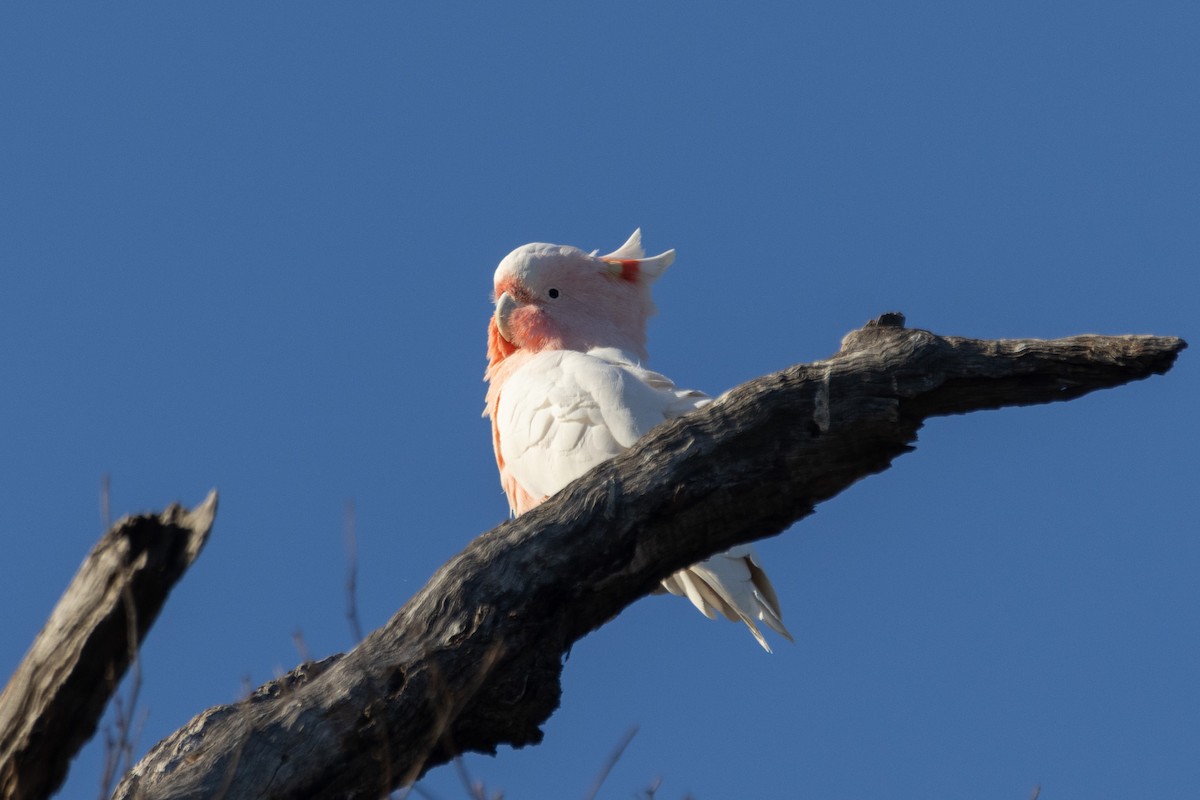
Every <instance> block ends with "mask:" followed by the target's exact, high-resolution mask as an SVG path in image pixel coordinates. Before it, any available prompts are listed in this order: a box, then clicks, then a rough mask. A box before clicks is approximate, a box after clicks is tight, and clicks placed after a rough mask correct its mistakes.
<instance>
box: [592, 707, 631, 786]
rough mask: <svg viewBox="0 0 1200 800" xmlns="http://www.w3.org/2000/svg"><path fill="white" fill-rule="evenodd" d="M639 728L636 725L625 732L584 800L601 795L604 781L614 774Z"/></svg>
mask: <svg viewBox="0 0 1200 800" xmlns="http://www.w3.org/2000/svg"><path fill="white" fill-rule="evenodd" d="M637 732H638V726H637V725H634V726H633V727H632V728H630V729H629V730H627V731H626V732H625V735H624V736H623V737H622V738H621V741H620V743H619V744H618V745H617V746H616V748H615V749H614V750H613V751H612V753H610V754H609V756H608V761H606V762H605V764H604V768H603V769H601V770H600V774H599V775H597V776H596V782H595V783H593V784H592V789H591V791H589V792H588V793H587V794H586V795H584V800H596V795H598V794H600V787H601V786H603V785H604V781H605V780H606V779H607V778H608V773H610V772H612V770H613V767H615V766H616V765H617V762H618V761H620V760H621V755H622V754H623V753H624V752H625V748H626V747H629V743H630V742H632V741H633V737H634V736H637Z"/></svg>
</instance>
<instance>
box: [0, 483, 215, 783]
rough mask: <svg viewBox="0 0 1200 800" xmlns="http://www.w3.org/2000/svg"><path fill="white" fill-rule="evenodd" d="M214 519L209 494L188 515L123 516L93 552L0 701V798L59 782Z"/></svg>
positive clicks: (174, 512)
mask: <svg viewBox="0 0 1200 800" xmlns="http://www.w3.org/2000/svg"><path fill="white" fill-rule="evenodd" d="M216 510H217V494H216V492H215V491H214V492H212V493H211V494H209V496H208V499H206V500H205V501H204V502H203V503H201V504H200V505H199V506H197V507H196V508H195V509H193V510H192V511H185V510H184V509H182V508H180V507H179V506H178V505H172V506H171V507H170V508H168V509H167V510H166V511H164V512H163V513H161V514H158V515H156V516H140V517H126V518H124V519H122V520H120V521H118V522H117V523H116V524H115V525H114V526H113V527H112V528H111V529H110V530H109V531H108V532H107V533H105V534H104V536H103V537H101V539H100V541H99V542H98V543H97V544H96V546H95V547H94V548H92V551H91V553H89V554H88V556H87V558H86V559H84V561H83V564H82V565H81V566H80V567H79V571H78V572H77V573H75V577H74V578H73V579H72V580H71V583H70V585H69V586H68V587H67V590H66V592H64V593H63V596H62V598H60V599H59V601H58V605H56V606H55V607H54V611H53V612H52V613H51V615H50V619H49V620H48V621H47V622H46V625H45V626H44V627H43V628H42V630H41V632H40V633H39V634H38V636H37V638H36V639H35V640H34V642H33V645H32V646H31V647H30V648H29V652H28V653H27V654H26V655H25V658H24V659H23V660H22V661H21V663H20V664H19V665H18V666H17V669H16V671H15V672H14V673H13V676H12V678H10V679H9V681H8V685H7V686H6V687H5V688H4V692H3V693H2V694H0V796H2V797H4V798H9V799H10V800H15V799H16V798H43V797H48V796H50V794H51V793H52V792H53V791H54V790H55V789H57V788H58V786H59V785H60V784H61V783H62V781H63V779H64V778H65V777H66V775H67V765H68V763H69V762H70V760H71V758H72V757H73V756H74V755H75V752H76V751H77V750H78V749H79V748H80V746H82V745H83V743H84V742H86V741H87V740H88V739H90V738H91V737H92V734H93V733H95V731H96V725H97V724H98V723H99V721H100V715H101V714H102V713H103V711H104V706H105V704H106V703H107V702H108V699H109V697H110V696H111V695H112V693H113V692H114V691H115V690H116V688H117V685H118V684H119V683H120V681H121V677H122V676H123V675H124V674H125V670H126V669H127V668H128V667H129V664H130V660H131V658H133V657H134V656H135V654H136V653H137V649H138V647H139V645H140V644H141V642H142V639H143V638H144V637H145V636H146V632H147V631H149V630H150V626H151V625H152V624H153V623H154V620H155V619H156V618H157V617H158V612H159V610H160V609H162V606H163V603H164V602H165V601H166V599H167V595H168V594H169V593H170V591H171V588H172V587H173V586H174V585H175V583H176V582H177V581H178V580H179V579H180V578H181V577H183V573H184V572H185V571H186V570H187V568H188V567H189V566H191V564H192V562H193V561H195V560H196V556H198V555H199V554H200V550H201V548H203V547H204V542H205V540H206V539H207V538H208V532H209V531H210V530H211V529H212V523H213V517H214V516H215V514H216ZM131 635H132V639H131Z"/></svg>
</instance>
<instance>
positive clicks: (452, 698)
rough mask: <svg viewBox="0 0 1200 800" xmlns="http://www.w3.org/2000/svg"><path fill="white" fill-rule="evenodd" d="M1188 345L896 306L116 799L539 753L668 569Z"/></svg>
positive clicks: (212, 725)
mask: <svg viewBox="0 0 1200 800" xmlns="http://www.w3.org/2000/svg"><path fill="white" fill-rule="evenodd" d="M1185 346H1186V345H1185V343H1184V342H1183V341H1182V340H1180V339H1173V338H1159V337H1152V336H1076V337H1071V338H1068V339H1059V340H1054V341H1042V340H1000V341H980V340H971V339H960V338H951V337H941V336H935V335H934V334H932V333H929V332H927V331H922V330H907V329H905V328H903V317H902V316H900V315H898V314H890V315H885V316H883V317H881V318H880V319H878V320H876V321H874V322H872V323H870V324H868V325H867V327H865V328H863V329H861V330H858V331H854V332H853V333H851V334H850V335H848V336H847V337H846V339H845V340H844V341H843V345H842V349H841V350H840V351H839V352H838V353H837V354H836V355H834V356H833V357H832V358H830V359H829V360H827V361H822V362H817V363H814V364H802V365H798V366H795V367H792V368H790V369H787V370H784V371H782V372H778V373H776V374H773V375H768V376H765V377H763V378H759V379H757V380H754V381H751V382H749V383H747V384H745V385H743V386H740V387H738V388H736V389H734V390H732V391H730V392H729V393H727V394H726V395H724V396H722V397H721V398H720V399H718V400H717V401H716V402H714V403H712V404H711V405H709V406H707V407H706V408H704V409H701V410H700V411H698V412H696V413H693V414H690V415H688V416H686V417H683V418H681V419H678V420H675V421H674V422H671V423H669V424H665V425H662V426H660V427H659V428H656V429H655V430H654V431H652V432H651V433H650V434H648V435H647V436H646V437H644V438H643V439H642V441H641V442H639V443H638V445H637V446H636V447H634V448H633V449H632V450H630V451H629V452H627V453H625V454H623V455H621V456H619V457H618V458H616V459H614V460H612V461H610V462H608V463H606V464H603V465H601V466H600V467H598V468H596V469H595V470H593V471H592V472H591V473H589V474H588V475H586V476H585V477H583V478H581V479H580V480H578V481H576V482H575V483H573V484H571V485H570V486H569V487H567V488H566V489H565V490H564V491H562V492H561V493H559V495H557V496H556V497H554V498H553V499H551V500H550V501H548V502H546V503H545V504H543V505H542V506H540V507H538V508H537V509H535V510H533V511H532V512H530V513H528V514H526V515H524V516H522V517H520V518H519V519H516V520H512V521H510V522H507V523H505V524H503V525H501V526H499V527H498V528H495V529H494V530H491V531H489V532H487V533H485V534H483V535H482V536H480V537H478V538H477V539H475V541H473V542H472V543H471V544H470V545H469V546H468V547H467V549H466V550H464V551H463V552H462V553H460V554H459V555H457V556H455V557H454V558H453V559H451V560H450V561H449V562H448V563H447V564H446V565H445V566H443V567H442V568H441V569H440V570H439V571H438V572H437V573H436V574H435V575H434V576H433V578H432V579H431V580H430V581H429V583H428V584H426V586H425V587H424V588H423V589H422V590H421V591H420V592H418V593H417V595H416V596H415V597H413V598H412V599H411V600H410V601H409V602H408V603H407V604H406V605H405V606H404V607H403V608H402V609H400V611H399V612H398V613H397V614H396V615H395V616H394V617H393V618H392V619H391V621H389V622H388V623H387V624H386V625H385V626H383V627H382V628H380V629H378V630H376V631H374V632H372V633H371V634H369V635H368V636H367V638H366V639H365V640H364V641H363V642H362V643H361V644H360V645H359V646H358V647H356V648H355V649H353V650H352V651H350V652H348V653H346V654H344V655H336V656H332V657H330V658H327V659H325V660H323V661H320V662H315V663H311V662H310V663H306V664H303V665H301V666H300V667H298V668H297V669H295V670H294V671H292V672H291V673H289V674H288V675H286V676H284V677H283V678H280V679H279V680H276V681H273V682H271V683H269V684H266V685H264V686H263V687H261V688H260V689H259V690H258V691H257V692H255V693H254V695H252V696H251V697H250V698H248V699H247V700H246V701H244V702H242V703H238V704H236V705H227V706H220V707H217V708H212V709H209V710H208V711H205V712H203V713H202V714H200V715H199V716H197V717H196V718H195V719H193V720H192V721H191V722H190V723H189V724H188V725H186V726H185V727H183V728H182V729H180V730H179V731H177V732H176V733H175V734H173V735H171V736H170V737H168V738H166V739H165V740H163V741H162V742H160V743H159V744H158V745H157V746H156V747H155V748H154V749H153V750H152V751H151V752H150V753H149V754H148V755H147V756H146V757H145V758H144V759H142V761H141V762H140V763H139V764H138V765H137V766H135V767H134V769H133V771H132V772H131V773H130V774H129V776H128V777H127V778H126V780H125V781H124V782H123V783H122V784H121V785H120V786H119V787H118V788H117V792H116V795H115V796H116V797H121V798H135V797H136V798H143V799H145V800H150V799H151V798H167V797H171V798H201V797H205V798H207V797H225V798H250V797H255V798H268V797H271V798H285V797H286V798H299V797H307V798H325V797H342V798H377V797H380V796H382V795H383V794H385V793H386V792H387V791H388V790H390V789H392V788H394V787H397V786H401V785H404V784H407V783H410V782H412V781H414V780H416V779H417V778H419V777H420V776H421V775H422V774H423V773H424V772H425V771H426V770H428V769H429V768H430V767H432V766H435V765H437V764H441V763H445V762H446V761H447V760H448V759H449V758H450V757H451V756H452V755H453V754H454V753H459V752H465V751H482V752H488V753H491V752H494V751H495V748H496V746H497V745H498V744H504V743H507V744H511V745H515V746H521V745H526V744H534V743H537V742H538V741H540V740H541V738H542V732H541V729H540V726H541V725H542V723H543V722H545V720H546V719H547V718H548V717H549V716H550V714H551V712H553V711H554V709H555V708H556V707H557V705H558V702H559V693H560V683H559V678H560V672H561V669H562V658H563V655H564V654H565V653H566V652H567V650H568V648H569V647H570V646H571V644H572V643H573V642H574V641H576V640H577V639H579V638H580V637H582V636H584V635H585V634H587V633H588V632H589V631H591V630H593V629H595V628H597V627H599V626H601V625H603V624H604V623H605V622H606V621H607V620H609V619H611V618H612V617H614V616H615V615H616V614H617V613H619V612H620V611H621V610H622V609H624V608H625V607H626V606H628V605H629V604H630V603H632V602H634V601H635V600H637V599H638V598H640V597H642V596H643V595H645V594H647V593H649V592H650V591H651V590H652V589H653V588H654V587H655V586H656V585H657V584H658V581H659V580H660V579H661V578H663V577H664V576H666V575H668V574H670V573H671V572H674V571H675V570H677V569H679V568H681V567H683V566H685V565H687V564H690V563H693V562H695V561H698V560H700V559H703V558H705V557H707V556H710V555H712V554H713V553H716V552H718V551H721V550H724V549H726V548H728V547H731V546H732V545H735V544H738V543H741V542H748V541H751V540H754V539H761V538H763V537H766V536H771V535H774V534H777V533H779V532H780V531H782V530H783V529H784V528H786V527H787V526H788V525H790V524H791V523H793V522H795V521H796V520H798V519H801V518H802V517H804V516H806V515H807V514H809V513H810V512H811V511H812V509H813V506H814V505H815V504H816V503H819V502H821V501H822V500H827V499H829V498H830V497H833V496H834V495H835V494H837V493H838V492H840V491H842V490H843V489H845V488H846V487H848V486H850V485H851V484H852V483H854V482H855V481H857V480H859V479H860V478H863V477H865V476H867V475H870V474H872V473H876V472H879V471H881V470H884V469H886V468H887V467H888V466H889V465H890V464H891V462H892V459H894V458H895V457H896V456H898V455H901V454H902V453H905V452H907V451H908V450H910V449H911V445H912V442H913V441H914V440H915V439H916V434H917V430H918V429H919V428H920V427H921V425H922V423H923V421H924V420H925V419H926V418H927V417H930V416H934V415H940V414H958V413H965V412H968V411H975V410H979V409H986V408H999V407H1001V406H1010V405H1029V404H1033V403H1046V402H1051V401H1054V400H1069V399H1072V398H1075V397H1079V396H1080V395H1082V394H1085V393H1087V392H1090V391H1094V390H1096V389H1103V388H1106V387H1112V386H1117V385H1119V384H1123V383H1126V382H1129V381H1133V380H1138V379H1141V378H1145V377H1147V376H1149V375H1154V374H1159V373H1163V372H1166V371H1167V370H1168V369H1170V367H1171V365H1172V364H1173V363H1174V361H1175V358H1176V355H1177V354H1178V352H1179V351H1180V350H1182V349H1183V348H1184V347H1185Z"/></svg>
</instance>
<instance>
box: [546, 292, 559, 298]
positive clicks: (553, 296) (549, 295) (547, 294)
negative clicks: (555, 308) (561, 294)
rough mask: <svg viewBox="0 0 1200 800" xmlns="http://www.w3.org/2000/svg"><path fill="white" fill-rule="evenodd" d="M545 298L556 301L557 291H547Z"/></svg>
mask: <svg viewBox="0 0 1200 800" xmlns="http://www.w3.org/2000/svg"><path fill="white" fill-rule="evenodd" d="M546 296H547V297H549V298H550V299H551V300H557V299H558V289H547V290H546Z"/></svg>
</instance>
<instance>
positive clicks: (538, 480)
mask: <svg viewBox="0 0 1200 800" xmlns="http://www.w3.org/2000/svg"><path fill="white" fill-rule="evenodd" d="M641 238H642V237H641V230H640V229H639V230H636V231H634V232H633V235H632V236H630V237H629V241H627V242H626V243H625V244H623V245H622V246H621V247H620V248H618V249H617V250H615V251H613V252H611V253H609V254H608V255H605V256H597V255H596V252H595V251H593V252H592V253H591V254H590V255H589V254H587V253H585V252H583V251H582V250H579V249H577V248H574V247H566V246H562V245H555V244H541V243H536V244H527V245H524V246H522V247H518V248H517V249H516V250H513V251H512V252H511V253H509V254H508V255H507V256H505V258H504V260H503V261H501V262H500V266H499V267H497V268H496V275H495V295H494V297H495V303H496V307H495V312H494V313H493V314H492V319H491V323H490V324H489V325H488V367H487V371H486V372H485V373H484V379H485V380H487V381H488V391H487V407H486V409H485V410H484V416H487V417H491V420H492V444H493V446H494V447H495V451H496V465H497V466H498V467H499V469H500V483H501V485H502V486H503V487H504V492H505V494H507V495H508V503H509V506H510V507H511V509H512V513H513V514H514V515H517V514H523V513H525V512H526V511H528V510H529V509H531V508H533V507H534V506H536V505H538V504H539V503H541V502H542V501H543V500H545V499H546V498H547V497H549V496H550V495H552V494H554V493H555V492H557V491H558V490H560V489H562V488H563V487H565V486H566V485H567V484H568V483H570V482H571V481H573V480H574V479H576V478H578V477H580V476H581V475H583V474H584V473H585V472H587V471H588V470H590V469H591V468H592V467H594V466H596V465H597V464H600V463H602V462H604V461H607V460H608V459H610V458H612V457H613V456H615V455H617V454H618V453H621V452H622V451H624V450H626V449H628V448H629V447H631V446H633V443H634V442H636V441H637V440H638V439H639V438H640V437H641V436H642V435H643V434H645V433H646V432H647V431H649V430H650V429H651V428H653V427H654V426H655V425H658V424H659V423H660V422H663V421H664V420H668V419H673V418H674V417H678V416H680V415H682V414H686V413H687V412H689V411H692V410H694V409H696V408H699V407H700V406H702V405H704V404H706V403H708V402H709V398H708V397H707V396H705V395H704V394H702V393H701V392H696V391H690V390H686V389H678V388H676V386H675V384H674V383H672V382H671V381H670V380H668V379H667V378H666V377H664V376H662V375H659V374H658V373H656V372H651V371H650V370H648V369H646V368H645V367H643V366H642V364H643V362H645V361H646V358H647V356H646V321H647V320H648V319H649V318H650V316H652V315H653V314H654V312H655V308H654V303H653V301H652V300H651V298H650V285H651V284H652V283H654V281H655V280H656V279H657V278H658V277H659V276H661V275H662V273H663V271H664V270H665V269H666V268H667V267H668V266H669V265H670V264H671V262H672V261H674V260H675V251H674V250H668V251H667V252H665V253H663V254H661V255H657V256H654V257H653V258H646V257H645V253H644V252H643V250H642V242H641ZM662 586H663V588H664V589H666V591H668V592H671V593H672V594H676V595H682V596H686V597H687V598H688V599H689V600H691V601H692V603H693V604H694V605H695V606H696V608H698V609H699V610H700V612H701V613H703V614H704V615H705V616H706V617H708V618H709V619H715V618H716V614H717V612H720V613H722V614H724V615H725V616H726V617H727V618H729V619H731V620H735V621H736V620H739V619H740V620H741V621H742V622H744V623H746V626H747V627H748V628H749V629H750V632H751V633H752V634H754V638H755V639H757V640H758V643H759V644H761V645H762V646H763V648H765V649H766V650H767V652H770V651H771V648H770V647H769V646H768V645H767V641H766V639H764V638H763V635H762V632H761V631H760V630H759V628H758V625H759V623H763V624H766V625H767V626H768V627H770V628H771V629H773V630H775V631H777V632H779V633H780V634H782V635H783V636H785V637H787V638H788V639H789V640H791V638H792V637H791V634H789V633H788V631H787V628H785V627H784V626H783V622H782V620H781V614H780V611H779V599H778V598H777V597H776V595H775V589H774V587H772V586H771V581H770V579H769V578H767V574H766V573H765V572H764V571H763V570H762V567H760V566H759V564H758V559H757V556H756V555H755V552H754V550H753V549H752V548H751V547H749V546H741V547H735V548H734V549H732V550H729V551H727V552H724V553H721V554H719V555H716V556H714V557H712V558H710V559H708V560H707V561H704V562H701V563H699V564H694V565H693V566H691V567H688V568H687V569H684V570H680V571H679V572H676V573H675V574H673V575H671V576H670V577H668V578H667V579H665V580H664V581H663V582H662Z"/></svg>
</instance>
